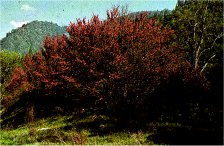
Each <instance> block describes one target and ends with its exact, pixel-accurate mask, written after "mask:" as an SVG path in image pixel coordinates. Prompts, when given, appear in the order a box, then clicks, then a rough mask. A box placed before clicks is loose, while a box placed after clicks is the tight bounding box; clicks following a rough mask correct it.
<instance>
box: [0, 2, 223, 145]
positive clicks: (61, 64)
mask: <svg viewBox="0 0 224 146" xmlns="http://www.w3.org/2000/svg"><path fill="white" fill-rule="evenodd" d="M24 27H25V26H24ZM21 29H23V28H21ZM19 30H20V29H19ZM66 31H67V33H68V35H67V34H66V35H65V34H64V35H61V36H58V35H57V36H48V37H46V38H45V39H44V40H43V48H44V49H40V50H38V51H37V52H36V53H34V54H31V53H29V54H26V55H24V56H23V57H20V56H19V57H18V54H13V55H11V58H12V59H8V58H7V57H5V60H4V62H5V63H4V64H5V67H3V69H6V68H7V66H10V70H7V71H4V73H5V74H7V75H6V76H2V75H1V76H2V77H4V78H5V80H6V81H4V86H3V87H4V90H2V91H3V92H2V94H1V104H2V106H1V111H0V114H1V118H2V119H1V125H2V127H3V131H2V132H1V134H2V135H3V136H2V138H1V140H2V141H3V142H2V144H138V145H139V144H165V145H167V144H171V145H184V144H186V145H188V144H189V145H190V144H200V145H206V144H209V145H212V144H218V145H222V144H223V36H224V33H223V2H222V1H208V0H207V1H196V0H190V1H182V0H181V1H178V3H177V6H176V8H175V9H174V10H173V11H167V10H164V11H163V12H162V13H154V14H153V15H149V13H148V11H147V12H139V13H138V14H137V13H136V14H135V13H132V14H129V15H126V14H125V13H123V12H122V11H120V10H119V9H118V8H113V9H112V10H110V11H108V12H107V19H106V20H101V19H100V18H99V17H98V16H97V15H94V16H93V17H92V18H91V20H89V21H87V20H86V19H85V18H83V19H77V21H76V22H74V23H70V25H69V26H68V27H67V29H66ZM26 37H27V36H26ZM5 53H6V54H5ZM9 54H10V53H9ZM9 54H8V52H3V54H2V56H9V58H10V55H9ZM6 58H7V59H6ZM17 63H18V64H17ZM9 72H10V73H9ZM8 74H10V76H9V75H8ZM21 133H22V134H21Z"/></svg>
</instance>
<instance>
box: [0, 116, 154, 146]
mask: <svg viewBox="0 0 224 146" xmlns="http://www.w3.org/2000/svg"><path fill="white" fill-rule="evenodd" d="M107 120H108V118H107V117H106V116H98V117H97V116H96V115H91V116H87V117H85V118H81V119H78V118H77V119H74V118H72V117H69V116H64V117H57V118H47V119H40V120H37V121H36V122H34V123H33V124H29V125H22V126H20V127H19V128H17V129H2V130H1V131H0V135H1V138H0V144H7V145H12V144H18V145H19V144H66V145H68V144H95V145H98V144H106V145H114V144H122V145H129V144H136V145H137V144H138V145H139V144H154V143H153V142H151V141H148V140H147V137H148V136H149V135H151V134H152V133H150V132H142V131H137V132H129V131H119V132H107V133H105V134H98V132H99V131H100V129H101V130H105V129H106V128H111V125H112V124H110V123H106V122H105V121H107ZM94 122H95V123H94ZM91 124H92V125H91ZM80 127H81V128H80ZM94 128H96V130H97V132H96V131H94ZM98 128H99V129H98Z"/></svg>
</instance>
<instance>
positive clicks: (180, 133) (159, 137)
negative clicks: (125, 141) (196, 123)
mask: <svg viewBox="0 0 224 146" xmlns="http://www.w3.org/2000/svg"><path fill="white" fill-rule="evenodd" d="M148 139H149V140H151V141H153V142H154V143H157V144H169V145H183V144H184V145H192V144H194V145H199V144H200V145H222V144H223V138H222V129H219V130H217V129H211V128H209V129H205V128H196V127H195V128H186V127H172V128H170V127H160V128H158V129H157V132H156V133H155V134H154V135H152V136H150V137H148Z"/></svg>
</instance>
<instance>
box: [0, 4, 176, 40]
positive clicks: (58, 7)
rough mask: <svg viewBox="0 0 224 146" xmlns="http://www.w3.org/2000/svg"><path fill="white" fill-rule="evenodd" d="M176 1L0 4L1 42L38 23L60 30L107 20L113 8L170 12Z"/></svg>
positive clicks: (129, 10)
mask: <svg viewBox="0 0 224 146" xmlns="http://www.w3.org/2000/svg"><path fill="white" fill-rule="evenodd" d="M176 3H177V0H26V1H24V0H0V26H1V27H0V28H1V29H0V39H1V38H3V37H5V36H6V33H7V32H10V31H11V30H12V29H14V28H18V27H21V26H22V25H23V24H25V23H28V22H31V21H34V20H39V21H49V22H53V23H57V24H58V25H60V26H64V25H69V23H70V22H76V18H81V19H82V18H84V17H86V18H87V19H90V18H91V17H92V16H93V14H96V15H99V17H100V19H105V18H106V10H110V9H111V8H112V7H113V6H118V5H119V6H125V5H127V6H128V12H137V11H150V10H163V9H169V10H172V9H174V8H175V6H176Z"/></svg>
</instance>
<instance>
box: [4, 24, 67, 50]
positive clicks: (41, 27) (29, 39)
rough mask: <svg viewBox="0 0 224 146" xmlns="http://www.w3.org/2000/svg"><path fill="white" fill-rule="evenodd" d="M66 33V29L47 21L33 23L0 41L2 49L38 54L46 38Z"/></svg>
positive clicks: (25, 25)
mask: <svg viewBox="0 0 224 146" xmlns="http://www.w3.org/2000/svg"><path fill="white" fill-rule="evenodd" d="M64 33H66V27H61V26H58V25H57V24H55V23H52V22H47V21H32V22H30V23H28V24H24V25H23V26H22V27H19V28H17V29H13V30H12V31H11V32H9V33H7V34H6V37H4V38H3V39H2V40H1V41H0V45H1V49H4V50H10V51H15V52H18V53H22V54H26V53H28V52H29V51H32V52H36V51H37V50H39V48H40V47H43V43H42V42H43V39H44V38H45V37H46V36H56V35H57V34H58V35H62V34H64Z"/></svg>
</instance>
